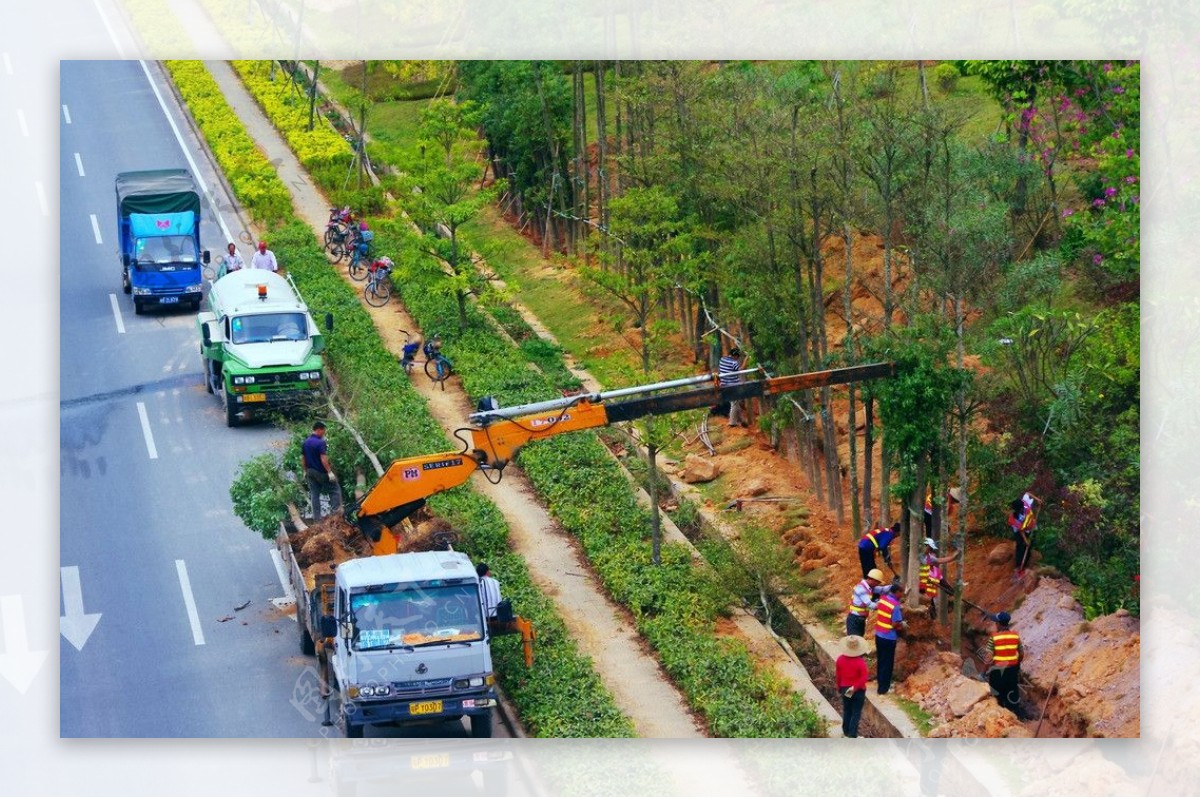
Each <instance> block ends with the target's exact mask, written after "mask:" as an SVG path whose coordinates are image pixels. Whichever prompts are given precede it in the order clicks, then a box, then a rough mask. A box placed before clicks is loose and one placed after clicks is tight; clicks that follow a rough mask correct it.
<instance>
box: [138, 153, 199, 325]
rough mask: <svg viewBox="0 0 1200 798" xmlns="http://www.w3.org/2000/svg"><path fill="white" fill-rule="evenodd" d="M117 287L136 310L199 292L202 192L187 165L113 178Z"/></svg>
mask: <svg viewBox="0 0 1200 798" xmlns="http://www.w3.org/2000/svg"><path fill="white" fill-rule="evenodd" d="M115 187H116V195H117V240H118V241H119V242H120V247H121V250H120V257H121V289H122V290H123V291H124V292H125V293H126V294H131V295H132V296H133V311H134V313H137V314H141V313H144V312H145V310H146V308H148V307H174V306H178V305H186V306H189V307H190V308H191V309H193V310H198V309H199V307H200V300H201V299H202V297H203V294H202V291H203V282H204V278H203V274H202V271H201V269H202V264H205V263H208V262H209V260H210V255H209V253H208V251H207V250H204V249H202V248H201V246H200V192H199V190H198V189H197V187H196V181H195V179H194V178H193V177H192V173H191V172H189V171H188V170H187V169H154V170H148V171H141V172H122V173H120V174H118V175H117V178H116V181H115Z"/></svg>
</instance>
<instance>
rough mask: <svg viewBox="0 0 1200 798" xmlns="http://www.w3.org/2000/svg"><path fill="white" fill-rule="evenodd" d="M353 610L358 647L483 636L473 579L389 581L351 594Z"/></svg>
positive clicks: (457, 640) (366, 647) (477, 638)
mask: <svg viewBox="0 0 1200 798" xmlns="http://www.w3.org/2000/svg"><path fill="white" fill-rule="evenodd" d="M350 609H351V611H352V612H353V613H354V625H355V635H354V648H355V649H356V650H358V651H367V650H370V649H377V648H393V647H398V646H412V647H417V646H427V645H433V644H436V643H460V642H461V643H468V642H471V641H473V640H482V639H483V619H482V613H481V611H480V606H479V589H478V586H477V585H475V584H474V583H468V584H462V585H440V586H437V587H412V586H401V585H387V586H384V587H383V588H381V589H372V590H371V592H368V593H356V594H354V595H352V596H351V597H350Z"/></svg>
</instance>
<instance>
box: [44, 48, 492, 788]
mask: <svg viewBox="0 0 1200 798" xmlns="http://www.w3.org/2000/svg"><path fill="white" fill-rule="evenodd" d="M155 86H157V88H158V91H157V93H156V91H155ZM61 102H62V105H63V112H62V115H61V118H60V134H61V144H60V150H61V151H60V160H61V164H60V166H61V170H60V181H61V185H60V189H61V206H60V219H61V222H60V225H61V231H60V237H61V271H62V279H61V289H60V309H61V314H60V367H61V402H60V435H61V453H60V454H61V464H60V473H61V483H60V485H61V487H60V502H61V529H60V568H61V579H62V589H63V604H62V612H63V613H64V615H66V616H68V617H70V618H74V617H76V616H80V615H82V616H83V618H81V619H79V620H77V621H68V622H67V623H76V624H78V625H79V629H80V631H79V632H77V633H76V634H75V636H74V642H71V641H69V640H68V639H67V637H66V636H64V637H62V638H61V639H60V643H61V645H60V657H61V669H60V733H61V735H62V736H63V737H325V736H328V735H330V734H331V733H335V732H333V731H332V730H331V729H330V728H328V727H323V726H322V725H321V719H322V718H321V715H322V713H321V707H320V705H319V704H318V703H315V702H314V701H313V700H312V696H313V694H314V691H315V686H316V683H317V682H316V679H317V676H316V671H315V670H314V665H315V660H313V659H311V658H307V657H304V656H302V655H301V654H300V652H299V647H298V642H297V636H296V625H295V621H294V619H293V618H292V616H290V615H287V614H285V613H283V612H281V611H279V610H277V609H276V608H275V607H274V606H273V605H272V603H271V599H272V598H274V597H277V596H281V595H283V593H284V589H283V587H282V585H281V583H280V579H279V576H278V573H277V570H276V568H275V566H274V563H273V560H272V558H271V556H270V552H271V545H270V544H269V543H268V542H266V541H263V540H261V539H260V538H259V537H258V536H257V535H256V534H254V533H253V532H251V531H249V530H247V529H246V527H245V526H244V525H243V524H242V523H241V521H240V520H239V519H238V518H237V517H236V516H235V515H234V514H233V511H232V505H231V500H230V498H229V485H230V483H231V481H232V479H233V476H234V474H235V473H236V470H237V467H238V464H239V463H240V462H242V461H243V460H245V459H246V458H248V457H250V456H253V455H255V454H259V453H261V452H264V451H268V450H270V449H271V448H273V447H274V446H277V445H278V444H279V443H280V442H282V441H283V439H284V436H283V435H282V433H281V432H280V431H279V430H277V429H274V428H272V427H270V426H269V425H266V424H262V423H258V424H250V425H246V426H242V427H239V428H236V429H230V428H228V427H226V425H225V420H224V416H223V411H222V409H221V405H220V403H219V402H218V401H217V400H216V399H215V398H214V397H212V396H210V395H208V394H207V393H206V392H205V390H204V387H203V383H202V378H201V371H200V357H199V339H198V333H197V331H196V325H195V315H194V314H193V313H190V312H186V311H182V310H174V309H172V310H167V311H163V312H158V311H153V310H152V311H150V312H149V313H148V314H147V315H144V316H135V315H134V314H133V309H132V303H131V300H130V298H129V297H128V296H126V295H124V294H123V293H122V292H121V287H120V266H119V261H118V256H117V245H116V241H115V231H116V209H115V199H114V192H113V177H114V176H115V174H116V173H118V172H121V171H125V170H132V169H154V168H167V167H187V168H191V169H192V170H193V172H195V173H197V174H199V175H200V176H201V178H202V179H203V181H204V182H205V183H206V184H207V186H208V187H209V189H210V190H211V191H217V190H219V189H218V186H219V183H218V182H217V180H216V179H215V177H214V175H213V174H212V172H211V167H210V165H209V164H208V163H207V161H206V159H205V158H204V157H203V155H202V151H201V149H200V148H199V146H198V144H197V142H195V141H194V140H193V139H192V138H191V136H190V132H189V129H188V126H187V125H186V123H185V122H184V121H183V119H182V117H181V116H180V115H179V113H178V109H176V108H175V107H174V106H173V101H172V95H171V94H170V92H169V90H168V89H167V87H166V85H165V84H164V83H163V82H162V78H161V74H160V72H159V71H158V68H157V67H156V66H155V65H153V64H148V65H147V68H143V66H142V65H141V64H140V63H138V62H136V61H64V62H62V66H61ZM172 120H174V123H175V124H174V125H172V124H171V121H172ZM177 133H178V135H177ZM188 153H190V154H191V158H190V160H189V158H188ZM217 205H218V206H220V207H228V206H229V203H228V201H227V200H225V199H218V201H217ZM203 213H204V216H205V221H204V223H203V224H202V227H201V241H202V244H203V246H204V248H206V249H209V250H210V251H211V252H212V253H213V255H214V259H215V258H216V257H217V256H218V254H219V253H221V252H222V251H223V249H224V244H225V242H226V241H227V240H228V239H227V234H228V233H227V232H226V230H224V229H222V228H221V227H220V226H219V225H218V224H217V223H216V222H215V220H214V214H213V213H212V209H211V205H210V206H206V207H205V208H204V211H203ZM225 221H226V225H227V228H228V229H231V230H232V231H233V235H234V237H235V238H236V237H237V233H238V232H239V230H238V224H239V223H238V221H237V219H236V217H235V216H232V215H229V214H226V216H225ZM246 254H247V256H248V254H249V253H248V248H247V252H246ZM76 585H78V588H76V587H75V586H76ZM239 607H242V609H240V610H239V609H237V608H239ZM97 613H98V614H99V615H100V617H99V619H98V620H97V621H96V622H95V625H94V629H92V628H91V624H92V619H91V618H90V617H89V616H94V614H97ZM64 628H65V626H64ZM89 629H90V633H89V632H88V630H89ZM76 644H78V645H80V646H81V648H78V649H77V648H76ZM495 728H496V732H497V735H502V734H505V733H506V732H505V730H504V729H503V725H502V724H499V723H497V724H496V727H495ZM367 734H368V736H386V737H429V736H450V737H455V736H466V734H467V732H466V727H465V725H464V724H463V723H461V722H458V723H446V724H440V725H437V726H426V727H415V728H409V729H392V728H376V727H369V728H368V729H367ZM413 762H415V763H417V764H420V765H423V766H424V768H425V769H428V768H434V767H443V766H453V762H451V761H450V760H447V759H445V758H443V757H441V756H431V757H427V758H424V759H414V760H413ZM443 762H446V763H447V764H446V765H443V764H442V763H443ZM415 766H416V765H414V767H415Z"/></svg>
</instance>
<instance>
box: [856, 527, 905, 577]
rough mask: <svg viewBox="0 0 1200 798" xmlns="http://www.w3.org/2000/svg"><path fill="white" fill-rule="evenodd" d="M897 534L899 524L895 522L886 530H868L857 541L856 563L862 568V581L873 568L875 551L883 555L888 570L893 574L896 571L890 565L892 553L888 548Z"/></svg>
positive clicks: (881, 528) (898, 532)
mask: <svg viewBox="0 0 1200 798" xmlns="http://www.w3.org/2000/svg"><path fill="white" fill-rule="evenodd" d="M899 534H900V522H899V521H897V522H896V523H894V524H892V525H891V526H890V527H887V528H883V527H878V528H876V529H868V530H867V531H866V532H864V533H863V536H862V537H861V538H859V539H858V563H859V565H861V566H862V575H863V579H866V578H867V574H869V573H870V572H871V569H872V568H874V567H875V552H877V551H878V552H879V553H880V554H882V555H883V561H884V562H885V563H887V566H888V568H891V569H892V571H893V572H894V571H895V570H896V567H895V566H894V565H892V551H891V549H889V548H888V547H889V546H890V545H891V544H892V541H893V540H895V538H896V536H897V535H899Z"/></svg>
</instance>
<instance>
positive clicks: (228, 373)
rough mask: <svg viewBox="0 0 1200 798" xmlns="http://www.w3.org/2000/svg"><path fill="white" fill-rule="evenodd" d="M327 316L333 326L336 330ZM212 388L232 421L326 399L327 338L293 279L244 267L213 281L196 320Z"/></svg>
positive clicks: (206, 379) (206, 380)
mask: <svg viewBox="0 0 1200 798" xmlns="http://www.w3.org/2000/svg"><path fill="white" fill-rule="evenodd" d="M332 321H333V320H332V317H331V316H327V317H326V327H332ZM196 324H197V326H198V328H199V331H200V338H201V345H200V354H201V360H202V361H203V363H202V365H203V367H204V383H205V388H206V389H207V390H208V392H209V393H218V392H219V393H220V394H221V398H222V400H223V403H224V406H225V420H226V423H227V424H228V425H229V426H231V427H233V426H237V424H238V421H239V417H240V416H242V415H244V414H246V413H248V412H253V411H254V410H256V409H263V408H280V407H287V406H294V405H296V404H299V403H301V402H304V401H307V400H310V399H315V398H318V397H319V396H320V395H321V393H322V390H323V389H322V386H323V378H324V365H325V364H324V360H323V358H322V356H321V352H323V351H324V349H325V338H324V336H323V335H322V333H321V330H320V329H319V328H318V327H317V325H316V323H315V322H314V321H313V318H312V316H311V315H310V314H309V312H308V307H307V306H306V305H305V304H304V302H303V301H302V300H301V298H300V293H299V291H298V290H297V289H296V286H295V284H294V283H293V282H292V280H291V278H290V277H281V276H280V275H278V274H275V273H273V272H269V271H264V270H261V269H240V270H238V271H236V272H231V273H229V274H226V275H224V276H223V277H221V278H220V279H218V280H216V281H215V282H213V284H212V287H211V288H210V289H209V294H208V309H207V310H205V311H202V312H201V313H200V314H199V315H198V316H197V317H196Z"/></svg>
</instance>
